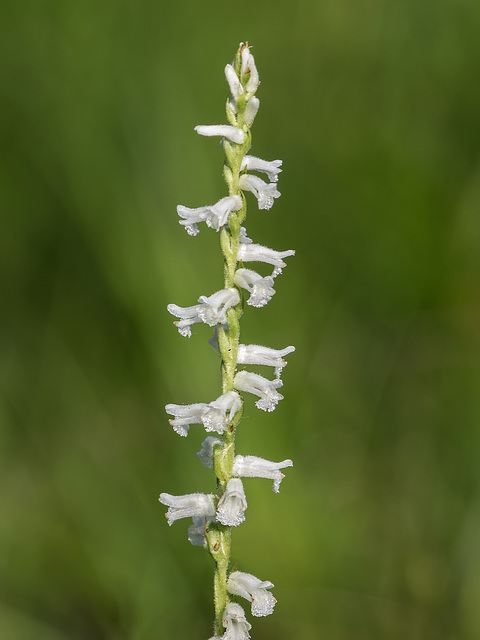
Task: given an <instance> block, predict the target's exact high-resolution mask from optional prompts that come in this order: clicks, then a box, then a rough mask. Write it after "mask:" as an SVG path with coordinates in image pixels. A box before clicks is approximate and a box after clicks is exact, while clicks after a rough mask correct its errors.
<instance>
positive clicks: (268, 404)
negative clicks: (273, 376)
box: [233, 371, 283, 411]
mask: <svg viewBox="0 0 480 640" xmlns="http://www.w3.org/2000/svg"><path fill="white" fill-rule="evenodd" d="M233 384H234V386H235V389H238V390H239V391H247V392H248V393H253V394H254V395H256V396H258V397H259V398H260V399H259V400H257V402H255V405H256V406H257V407H258V408H259V409H262V410H263V411H273V410H274V409H275V407H276V406H277V404H278V402H279V401H280V400H283V396H282V395H280V394H279V393H278V391H277V389H278V388H279V387H281V386H282V385H283V382H282V381H281V380H267V378H264V377H263V376H259V375H258V374H256V373H252V372H251V371H239V372H238V373H237V375H236V376H235V378H234V380H233Z"/></svg>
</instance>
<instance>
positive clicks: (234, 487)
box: [216, 478, 247, 527]
mask: <svg viewBox="0 0 480 640" xmlns="http://www.w3.org/2000/svg"><path fill="white" fill-rule="evenodd" d="M246 509H247V498H246V496H245V491H244V489H243V484H242V481H241V480H240V478H231V479H230V480H229V481H228V482H227V487H226V489H225V493H224V494H223V496H222V497H221V498H220V501H219V503H218V509H217V514H216V518H217V520H218V521H219V522H221V524H223V525H225V526H227V527H238V525H239V524H242V522H244V520H245V511H246Z"/></svg>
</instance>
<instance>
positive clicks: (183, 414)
mask: <svg viewBox="0 0 480 640" xmlns="http://www.w3.org/2000/svg"><path fill="white" fill-rule="evenodd" d="M165 411H166V412H167V413H169V414H170V415H172V416H175V417H174V419H173V420H169V422H170V424H171V425H172V427H173V429H174V431H175V432H176V433H178V435H179V436H187V435H188V430H189V429H190V425H192V424H201V423H202V416H203V414H204V413H205V412H206V411H208V404H206V403H205V402H197V403H195V404H167V406H166V407H165Z"/></svg>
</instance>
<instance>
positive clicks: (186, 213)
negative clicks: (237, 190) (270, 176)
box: [177, 195, 243, 236]
mask: <svg viewBox="0 0 480 640" xmlns="http://www.w3.org/2000/svg"><path fill="white" fill-rule="evenodd" d="M242 205H243V202H242V198H241V197H240V196H238V195H233V196H226V197H225V198H221V199H220V200H219V201H218V202H216V203H215V204H212V205H207V206H206V207H197V208H196V209H191V208H189V207H184V206H183V205H181V204H179V205H178V206H177V213H178V215H179V216H180V218H182V220H179V223H180V224H182V225H183V226H184V227H185V229H186V231H187V233H188V234H189V235H191V236H196V235H197V233H198V232H199V229H198V223H199V222H205V223H206V225H207V227H210V229H215V231H219V229H220V228H221V227H223V226H225V225H226V224H227V222H228V216H229V215H230V214H231V213H232V211H238V210H239V209H241V208H242Z"/></svg>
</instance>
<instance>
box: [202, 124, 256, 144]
mask: <svg viewBox="0 0 480 640" xmlns="http://www.w3.org/2000/svg"><path fill="white" fill-rule="evenodd" d="M195 131H196V132H197V133H198V134H200V135H201V136H207V137H212V136H220V137H221V138H228V139H229V140H231V141H232V142H235V143H236V144H243V143H244V142H245V131H243V129H237V127H232V126H230V125H228V124H199V125H197V126H196V127H195Z"/></svg>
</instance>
